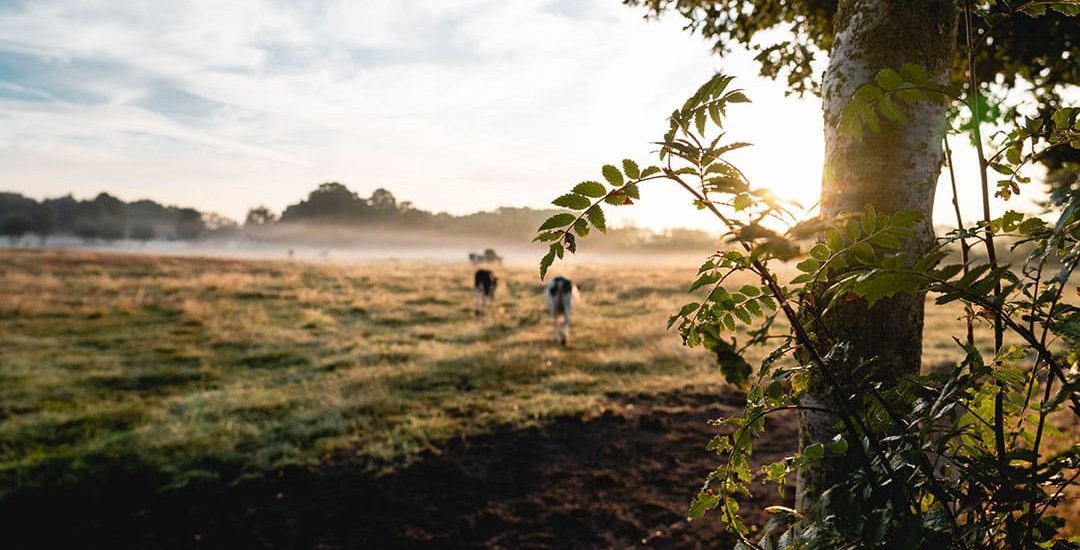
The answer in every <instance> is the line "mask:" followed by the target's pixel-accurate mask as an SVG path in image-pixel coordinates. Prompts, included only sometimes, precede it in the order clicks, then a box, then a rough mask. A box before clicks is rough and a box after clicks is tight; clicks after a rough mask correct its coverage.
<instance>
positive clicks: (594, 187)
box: [574, 181, 607, 199]
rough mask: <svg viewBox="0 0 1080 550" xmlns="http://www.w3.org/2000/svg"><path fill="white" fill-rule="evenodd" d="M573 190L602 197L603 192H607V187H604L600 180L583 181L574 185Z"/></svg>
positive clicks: (594, 196) (588, 195)
mask: <svg viewBox="0 0 1080 550" xmlns="http://www.w3.org/2000/svg"><path fill="white" fill-rule="evenodd" d="M574 192H575V193H578V194H581V195H585V196H586V197H592V198H594V199H595V198H598V197H603V196H604V194H606V193H607V189H605V188H604V185H603V184H602V183H600V182H596V181H583V182H581V183H579V184H577V185H575V186H574Z"/></svg>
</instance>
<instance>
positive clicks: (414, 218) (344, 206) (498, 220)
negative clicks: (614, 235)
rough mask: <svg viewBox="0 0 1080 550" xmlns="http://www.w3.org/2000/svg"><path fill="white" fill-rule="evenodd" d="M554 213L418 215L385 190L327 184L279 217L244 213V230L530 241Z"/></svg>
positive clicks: (260, 210)
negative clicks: (326, 229)
mask: <svg viewBox="0 0 1080 550" xmlns="http://www.w3.org/2000/svg"><path fill="white" fill-rule="evenodd" d="M554 212H556V210H551V209H544V210H538V209H534V208H513V207H500V208H497V209H495V210H494V211H491V212H476V213H473V214H467V215H464V216H455V215H452V214H448V213H445V212H439V213H434V212H429V211H427V210H421V209H419V208H416V207H415V206H413V204H412V203H411V202H409V201H398V199H397V197H395V196H394V194H393V193H392V192H390V191H389V190H387V189H384V188H379V189H376V190H375V191H374V192H372V193H371V196H369V197H366V198H365V197H361V196H360V195H358V194H357V193H356V192H354V191H352V190H351V189H349V188H348V187H346V186H345V185H342V184H341V183H337V182H328V183H323V184H321V185H319V186H318V187H317V188H315V189H314V190H313V191H312V192H311V193H309V194H308V196H307V197H306V198H304V199H303V200H301V201H300V202H298V203H296V204H293V205H289V206H287V207H286V208H285V210H284V211H283V212H282V213H281V215H280V216H278V215H277V214H275V213H274V212H273V211H271V210H270V209H269V208H267V207H265V206H258V207H255V208H252V209H251V210H249V211H248V213H247V216H246V218H245V222H244V227H245V229H247V228H251V227H252V226H269V225H276V226H288V225H291V224H296V225H299V224H304V225H335V226H346V227H349V226H352V227H363V226H379V227H383V228H388V229H396V230H409V231H438V232H450V233H453V234H479V235H487V236H491V235H496V236H499V237H520V238H531V236H532V234H533V232H534V231H535V230H536V228H537V227H538V226H539V225H540V223H541V222H542V221H544V220H545V219H546V218H547V217H548V216H551V214H553V213H554Z"/></svg>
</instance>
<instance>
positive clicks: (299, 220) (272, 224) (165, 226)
mask: <svg viewBox="0 0 1080 550" xmlns="http://www.w3.org/2000/svg"><path fill="white" fill-rule="evenodd" d="M557 212H559V210H555V209H534V208H515V207H500V208H496V209H495V210H493V211H489V212H475V213H472V214H467V215H463V216H455V215H452V214H448V213H445V212H439V213H434V212H430V211H427V210H421V209H419V208H416V207H415V206H413V204H412V203H411V202H408V201H399V200H398V199H397V197H395V196H394V194H393V193H392V192H390V191H389V190H387V189H384V188H379V189H376V190H375V191H374V192H373V193H371V195H370V196H368V197H361V196H360V195H358V194H357V193H356V192H354V191H352V190H351V189H349V188H348V187H346V186H345V185H342V184H341V183H337V182H328V183H323V184H321V185H319V186H318V187H316V188H315V189H314V190H312V191H311V192H310V193H309V194H308V195H307V197H305V198H304V199H302V200H300V201H299V202H297V203H296V204H292V205H289V206H287V207H286V208H285V209H284V211H282V212H281V213H280V214H279V213H277V212H275V211H273V210H271V209H270V208H268V207H266V206H257V207H254V208H251V209H249V210H248V212H247V215H246V216H245V218H244V223H243V225H242V226H240V225H238V224H237V223H236V222H234V221H233V220H230V219H228V218H225V217H223V216H220V215H217V214H213V213H204V212H200V211H198V210H196V209H194V208H181V207H177V206H166V205H162V204H159V203H157V202H154V201H152V200H139V201H134V202H124V201H123V200H120V199H118V198H116V197H114V196H112V195H109V194H108V193H101V194H99V195H98V196H96V197H94V198H93V199H90V200H76V199H75V198H73V197H72V196H71V195H67V196H63V197H59V198H54V199H45V200H43V201H37V200H34V199H32V198H29V197H25V196H23V195H20V194H17V193H4V192H0V238H5V237H6V238H7V239H9V240H10V241H11V242H12V243H15V242H18V241H20V240H21V239H23V238H26V237H31V236H33V237H37V238H38V239H40V241H41V242H42V243H44V242H45V241H46V240H47V239H48V238H49V237H51V236H53V235H65V236H69V237H76V238H79V239H82V240H83V241H84V242H87V243H92V242H111V241H116V240H120V239H131V240H136V241H151V240H182V241H192V240H197V239H205V238H214V237H232V236H245V237H249V238H252V239H256V240H289V239H292V238H295V235H296V234H295V233H292V232H290V231H289V228H294V227H310V228H313V229H318V228H319V227H320V226H322V227H329V226H334V227H337V228H355V229H361V230H362V229H364V228H375V227H378V228H383V229H389V230H394V231H410V232H433V233H440V234H447V235H477V236H483V237H488V238H496V239H500V240H502V239H524V240H528V239H531V238H532V235H533V233H534V232H535V231H536V228H537V227H539V225H540V224H541V223H542V222H543V221H544V220H545V219H547V218H548V217H550V216H551V215H553V214H555V213H557ZM609 233H610V236H611V237H612V239H613V240H614V241H618V243H619V246H622V247H627V246H630V247H638V248H707V247H710V246H715V242H716V241H715V238H714V237H712V236H711V235H709V234H708V233H706V232H703V231H696V230H689V229H675V230H670V231H667V232H663V233H654V232H651V231H646V230H643V229H638V228H635V227H626V228H622V229H611V230H610V231H609Z"/></svg>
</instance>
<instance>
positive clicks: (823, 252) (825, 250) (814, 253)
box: [810, 243, 829, 262]
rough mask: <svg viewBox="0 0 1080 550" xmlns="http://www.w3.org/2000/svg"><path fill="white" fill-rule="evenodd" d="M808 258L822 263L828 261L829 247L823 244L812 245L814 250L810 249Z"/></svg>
mask: <svg viewBox="0 0 1080 550" xmlns="http://www.w3.org/2000/svg"><path fill="white" fill-rule="evenodd" d="M810 257H811V258H814V259H815V260H819V261H822V262H824V261H825V260H828V259H829V247H828V246H826V245H825V244H823V243H818V244H816V245H814V248H811V249H810Z"/></svg>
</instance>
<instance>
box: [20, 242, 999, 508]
mask: <svg viewBox="0 0 1080 550" xmlns="http://www.w3.org/2000/svg"><path fill="white" fill-rule="evenodd" d="M568 269H569V270H570V271H569V272H568V274H569V275H571V276H572V277H573V278H574V279H575V280H576V281H577V282H579V283H580V284H581V285H582V287H583V298H584V301H583V302H582V303H580V304H579V305H578V306H577V307H576V308H575V317H574V328H573V335H572V347H571V348H570V349H562V348H560V347H558V346H557V345H556V344H555V342H554V341H553V337H552V334H551V327H550V320H549V318H548V314H547V312H546V309H545V306H544V302H543V297H542V294H541V292H542V289H541V286H540V283H539V282H538V280H537V278H536V271H535V270H534V269H532V268H531V267H518V268H511V267H507V268H500V269H499V270H498V271H499V276H500V279H501V284H500V288H499V293H498V296H497V300H496V308H495V310H494V311H492V312H491V313H490V314H489V315H488V316H486V317H482V318H481V317H476V316H474V314H473V312H472V299H473V295H472V289H471V278H472V268H471V267H469V266H467V265H452V264H421V263H401V262H382V263H370V264H365V265H359V266H338V265H317V264H306V263H288V262H256V261H230V260H215V259H199V258H181V257H155V256H143V255H124V254H97V253H86V252H73V251H56V252H40V251H0V288H3V289H4V292H3V294H0V350H2V352H0V497H2V495H3V494H4V493H6V492H10V491H12V490H16V489H19V488H29V489H33V488H46V487H56V488H64V487H78V486H83V485H88V486H95V484H102V483H106V482H107V481H108V480H110V479H116V476H121V477H122V478H124V479H140V480H143V482H144V483H146V484H147V485H148V486H151V487H158V488H160V487H178V486H183V485H185V484H187V483H190V482H192V481H195V480H209V481H212V482H220V483H226V482H231V481H234V480H236V479H239V478H242V477H245V476H257V475H262V474H264V473H266V472H269V471H273V470H275V469H277V468H281V467H285V466H289V465H302V466H310V465H316V464H318V463H320V462H321V461H324V460H327V459H328V458H331V457H334V456H338V455H341V454H347V455H349V456H350V457H355V458H358V459H359V461H360V462H361V463H363V464H367V465H368V467H369V468H371V469H372V470H385V469H390V468H395V467H400V466H402V465H405V464H408V463H409V462H410V461H412V460H414V459H415V458H416V457H418V456H419V455H420V454H421V453H422V452H424V451H426V450H437V449H438V448H439V446H440V445H441V444H442V443H444V442H445V441H446V440H448V439H450V438H454V437H459V436H468V435H472V434H478V433H483V432H487V431H490V430H493V429H496V428H509V429H515V428H521V427H524V426H528V425H533V424H537V423H542V422H544V421H545V420H546V419H549V418H551V417H554V416H558V415H566V414H573V415H588V414H597V413H599V412H600V411H602V410H604V408H605V407H607V406H609V399H608V396H610V395H613V394H628V393H659V392H669V391H678V390H680V389H684V388H689V387H694V388H698V389H700V388H703V387H705V388H712V389H714V390H716V391H720V390H719V388H720V386H721V376H720V373H719V372H718V370H717V369H716V368H715V367H714V366H713V365H711V364H710V361H709V358H708V357H707V355H706V354H705V353H703V352H701V351H699V350H688V349H686V348H684V347H683V346H682V345H681V343H680V340H679V338H678V336H677V335H676V334H674V333H669V332H667V331H665V329H664V327H665V325H666V321H667V317H668V316H669V315H670V314H671V313H672V312H674V311H676V310H677V309H678V307H679V306H680V305H681V304H682V303H683V301H685V294H684V289H685V286H686V284H687V283H688V282H689V281H690V280H692V276H693V274H694V273H695V266H694V265H692V264H690V265H687V266H686V267H685V268H671V267H658V268H651V267H616V266H591V267H590V266H577V267H573V268H568ZM736 284H741V282H739V283H736ZM959 315H960V310H959V309H958V308H932V309H930V315H929V316H928V319H927V329H928V330H927V339H926V343H925V346H924V347H925V349H926V354H927V362H928V363H933V362H936V361H941V360H945V359H949V358H952V359H955V358H956V357H957V352H956V348H955V345H954V344H952V343H951V335H952V334H957V333H959V332H960V331H961V330H962V329H961V328H959V327H961V321H958V320H957V318H958V317H959ZM980 338H981V339H982V340H983V341H984V342H986V341H987V338H988V335H987V333H986V332H985V331H984V332H982V333H980ZM704 443H705V442H702V444H703V445H704Z"/></svg>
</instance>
